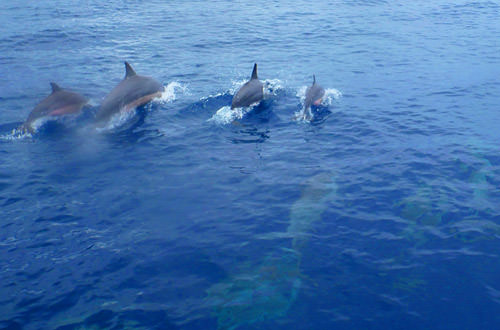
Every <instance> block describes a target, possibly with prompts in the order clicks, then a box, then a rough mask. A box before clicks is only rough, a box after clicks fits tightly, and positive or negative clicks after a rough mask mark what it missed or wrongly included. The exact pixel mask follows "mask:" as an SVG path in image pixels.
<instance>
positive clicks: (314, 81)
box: [313, 74, 316, 85]
mask: <svg viewBox="0 0 500 330" xmlns="http://www.w3.org/2000/svg"><path fill="white" fill-rule="evenodd" d="M315 83H316V75H315V74H313V85H314V84H315Z"/></svg>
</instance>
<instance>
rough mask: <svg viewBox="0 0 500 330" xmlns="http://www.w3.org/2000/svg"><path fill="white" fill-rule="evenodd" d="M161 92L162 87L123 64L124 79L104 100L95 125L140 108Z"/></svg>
mask: <svg viewBox="0 0 500 330" xmlns="http://www.w3.org/2000/svg"><path fill="white" fill-rule="evenodd" d="M162 92H163V86H162V85H161V84H160V83H159V82H157V81H156V80H154V79H153V78H151V77H146V76H139V75H138V74H136V73H135V71H134V69H132V67H131V66H130V64H128V62H125V78H123V80H122V81H121V82H120V83H119V84H118V85H117V86H116V87H115V88H113V90H112V91H111V92H110V93H109V94H108V95H107V96H106V97H105V98H104V101H103V102H102V104H101V107H100V109H99V111H98V112H97V115H96V121H97V123H103V122H106V121H107V120H109V119H110V118H111V117H112V116H113V115H114V114H116V113H119V112H128V111H130V110H133V109H135V108H137V107H140V106H142V105H144V104H146V103H148V102H150V101H151V100H153V99H154V98H156V97H159V96H160V95H161V93H162Z"/></svg>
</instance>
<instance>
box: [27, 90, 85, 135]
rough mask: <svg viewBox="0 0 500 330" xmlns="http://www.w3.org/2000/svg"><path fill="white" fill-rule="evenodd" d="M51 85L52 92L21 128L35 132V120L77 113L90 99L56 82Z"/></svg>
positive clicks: (37, 106)
mask: <svg viewBox="0 0 500 330" xmlns="http://www.w3.org/2000/svg"><path fill="white" fill-rule="evenodd" d="M50 85H51V86H52V93H51V94H50V95H49V96H47V97H46V98H44V99H43V100H42V101H40V103H38V104H37V105H36V106H35V108H34V109H33V110H32V111H31V113H30V114H29V116H28V118H27V119H26V121H25V122H24V124H23V125H22V126H21V129H23V130H25V131H28V132H30V133H33V131H34V128H33V127H32V124H33V122H34V121H35V120H37V119H39V118H43V117H49V116H63V115H68V114H73V113H77V112H79V111H80V110H81V109H82V108H83V107H84V106H85V105H86V104H87V103H88V99H87V98H86V97H84V96H82V95H80V94H78V93H75V92H72V91H69V90H66V89H63V88H61V87H59V86H58V85H57V84H56V83H50Z"/></svg>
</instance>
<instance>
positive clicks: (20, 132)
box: [0, 128, 33, 141]
mask: <svg viewBox="0 0 500 330" xmlns="http://www.w3.org/2000/svg"><path fill="white" fill-rule="evenodd" d="M32 137H33V135H31V133H29V132H28V131H26V130H24V129H22V128H14V129H13V130H12V131H11V132H10V133H8V134H4V135H0V140H4V141H16V140H23V139H30V138H32Z"/></svg>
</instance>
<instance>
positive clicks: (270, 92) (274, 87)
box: [263, 79, 285, 99]
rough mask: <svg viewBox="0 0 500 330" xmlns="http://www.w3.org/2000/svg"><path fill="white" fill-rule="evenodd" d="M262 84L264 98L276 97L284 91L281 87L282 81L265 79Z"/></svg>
mask: <svg viewBox="0 0 500 330" xmlns="http://www.w3.org/2000/svg"><path fill="white" fill-rule="evenodd" d="M263 84H264V98H265V99H266V98H269V97H271V96H276V95H278V93H279V92H280V91H282V90H283V89H285V87H284V86H283V81H281V80H279V79H266V80H264V82H263Z"/></svg>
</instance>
